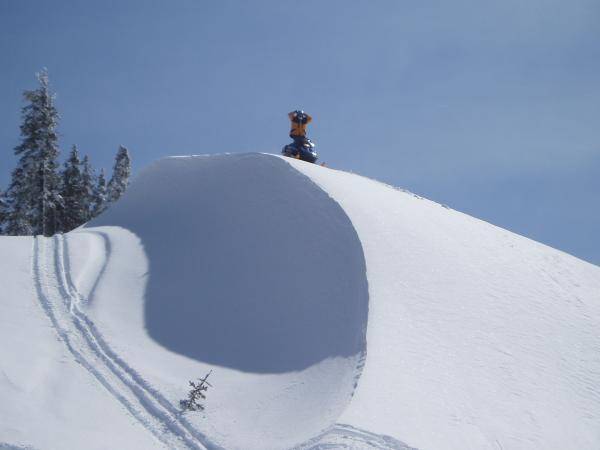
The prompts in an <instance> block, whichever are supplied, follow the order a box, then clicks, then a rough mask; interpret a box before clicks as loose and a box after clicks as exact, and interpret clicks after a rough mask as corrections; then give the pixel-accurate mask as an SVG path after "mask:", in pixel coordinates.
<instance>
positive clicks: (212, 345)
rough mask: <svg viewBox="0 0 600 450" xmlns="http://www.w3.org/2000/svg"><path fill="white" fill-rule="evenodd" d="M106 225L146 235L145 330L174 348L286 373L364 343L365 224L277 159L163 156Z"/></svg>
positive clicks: (355, 350)
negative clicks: (361, 231)
mask: <svg viewBox="0 0 600 450" xmlns="http://www.w3.org/2000/svg"><path fill="white" fill-rule="evenodd" d="M102 225H113V226H121V227H124V228H127V229H128V230H130V231H131V232H133V233H135V234H136V235H137V236H138V237H139V238H140V239H141V241H142V244H143V246H144V250H145V252H146V255H147V257H148V260H149V267H150V272H149V276H148V281H147V288H146V293H145V322H146V327H147V331H148V333H149V335H150V336H151V337H152V338H153V339H154V340H156V341H157V342H158V343H160V344H161V345H163V346H164V347H166V348H167V349H169V350H171V351H174V352H177V353H180V354H182V355H185V356H188V357H190V358H194V359H197V360H199V361H203V362H207V363H211V364H215V365H220V366H226V367H230V368H234V369H238V370H241V371H246V372H256V373H282V372H289V371H295V370H302V369H305V368H307V367H309V366H311V365H313V364H316V363H318V362H320V361H322V360H324V359H326V358H332V357H348V356H353V355H356V354H358V353H360V352H363V351H364V350H365V332H366V324H367V312H368V290H367V280H366V273H365V260H364V256H363V251H362V246H361V243H360V241H359V239H358V236H357V234H356V231H355V230H354V227H353V226H352V224H351V222H350V220H349V219H348V217H347V216H346V214H345V212H344V211H343V210H342V208H341V207H340V206H339V205H338V204H337V203H336V202H335V201H334V200H332V199H331V198H330V197H329V196H328V195H327V194H326V193H325V192H324V191H323V190H321V189H320V188H319V187H318V186H317V185H315V184H314V183H313V182H312V181H311V180H310V179H309V178H307V177H306V176H304V175H302V174H300V173H299V172H298V171H296V170H295V169H293V168H292V167H291V166H290V165H289V164H287V163H286V162H285V161H284V160H282V159H280V158H277V157H274V156H269V155H261V154H243V155H219V156H197V157H181V158H167V159H163V160H160V161H158V162H157V163H155V164H153V165H152V166H150V167H149V168H147V169H146V170H144V171H143V172H142V174H141V175H140V176H139V177H138V178H137V179H136V180H135V182H134V183H133V184H132V186H131V187H130V188H129V191H128V192H127V193H126V195H125V196H124V197H123V198H122V199H121V200H120V201H119V202H117V204H115V205H114V206H113V207H111V209H110V210H109V211H107V212H106V213H105V214H104V215H102V216H101V217H99V218H98V219H96V220H94V222H93V226H102ZM126 300H127V299H123V301H126Z"/></svg>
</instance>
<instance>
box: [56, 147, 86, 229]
mask: <svg viewBox="0 0 600 450" xmlns="http://www.w3.org/2000/svg"><path fill="white" fill-rule="evenodd" d="M81 165H82V164H81V160H80V159H79V152H78V150H77V146H76V145H74V146H73V147H72V149H71V152H70V153H69V158H68V159H67V160H66V161H65V166H64V170H63V172H62V189H61V192H60V194H61V197H62V199H63V205H64V208H63V209H62V214H61V224H60V225H61V226H60V231H62V232H67V231H71V230H72V229H74V228H77V227H78V226H79V225H82V224H84V223H85V222H86V221H87V220H88V218H89V203H88V201H89V197H88V193H87V192H86V188H85V186H84V182H83V173H82V167H81Z"/></svg>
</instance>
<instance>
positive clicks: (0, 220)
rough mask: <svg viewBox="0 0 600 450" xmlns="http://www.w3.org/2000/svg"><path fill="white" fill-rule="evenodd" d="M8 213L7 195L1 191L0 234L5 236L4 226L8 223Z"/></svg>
mask: <svg viewBox="0 0 600 450" xmlns="http://www.w3.org/2000/svg"><path fill="white" fill-rule="evenodd" d="M7 212H8V204H7V203H6V197H5V193H4V192H3V191H2V189H0V234H4V226H5V222H6V213H7Z"/></svg>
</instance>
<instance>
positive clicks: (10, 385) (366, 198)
mask: <svg viewBox="0 0 600 450" xmlns="http://www.w3.org/2000/svg"><path fill="white" fill-rule="evenodd" d="M0 252H1V253H0V255H1V256H0V269H1V270H0V278H1V279H2V281H3V285H4V286H5V289H3V290H2V291H1V292H0V342H2V358H0V398H2V399H3V400H5V399H6V401H3V402H0V448H4V447H6V448H26V447H30V448H39V449H51V448H61V449H62V448H82V445H83V446H84V447H85V448H197V449H204V448H223V449H244V450H253V449H265V450H266V449H291V448H297V449H325V448H353V449H364V448H381V449H408V448H419V449H505V450H506V449H531V448H545V449H552V448H556V449H563V448H584V449H595V448H600V359H599V358H598V354H600V353H599V352H600V333H598V331H597V330H598V329H600V327H599V325H600V268H599V267H597V266H594V265H591V264H588V263H586V262H583V261H581V260H578V259H576V258H574V257H572V256H569V255H567V254H564V253H562V252H559V251H557V250H554V249H551V248H549V247H546V246H543V245H541V244H539V243H536V242H533V241H531V240H528V239H525V238H523V237H520V236H517V235H515V234H512V233H509V232H507V231H506V230H502V229H500V228H497V227H494V226H493V225H490V224H488V223H485V222H482V221H479V220H477V219H474V218H472V217H469V216H466V215H464V214H461V213H458V212H456V211H453V210H449V209H447V208H443V207H441V206H440V205H438V204H436V203H433V202H430V201H427V200H424V199H422V198H420V197H418V196H415V195H413V194H410V193H408V192H403V191H400V190H397V189H394V188H391V187H389V186H386V185H383V184H381V183H378V182H376V181H373V180H369V179H366V178H363V177H360V176H356V175H353V174H349V173H344V172H339V171H335V170H331V169H327V168H323V167H319V166H316V165H312V164H307V163H304V162H301V161H296V160H290V159H286V158H280V157H275V156H271V155H260V154H246V155H220V156H210V157H209V156H199V157H174V158H167V159H164V160H161V161H158V162H157V163H155V164H153V165H152V166H150V167H148V168H147V169H145V170H144V171H143V172H142V173H141V174H140V176H139V177H138V178H137V179H136V180H135V182H134V183H133V184H132V186H131V187H130V189H129V190H128V192H127V194H126V195H125V196H124V197H123V199H121V200H120V201H119V202H118V203H117V204H116V205H114V207H113V208H111V209H110V210H109V211H107V212H106V213H105V214H104V215H102V216H101V217H100V218H98V219H96V220H95V221H93V222H92V223H91V224H89V225H88V226H86V227H85V228H80V229H78V230H76V231H74V232H71V233H69V234H68V235H65V236H64V237H63V236H56V237H54V238H50V239H46V238H36V239H32V238H0ZM8 255H10V256H8ZM211 370H212V373H211V375H210V378H209V380H210V381H211V384H212V385H213V387H212V388H211V389H210V390H209V391H208V398H207V400H206V410H205V411H204V412H202V413H186V414H181V413H180V412H179V411H178V407H177V404H178V401H179V399H182V398H184V397H185V395H186V392H187V381H188V380H190V379H193V378H197V377H200V376H203V375H204V374H206V373H207V372H209V371H211ZM108 430H110V432H107V431H108ZM3 445H4V447H3Z"/></svg>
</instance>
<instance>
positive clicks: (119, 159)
mask: <svg viewBox="0 0 600 450" xmlns="http://www.w3.org/2000/svg"><path fill="white" fill-rule="evenodd" d="M130 174H131V160H130V158H129V152H128V151H127V149H126V148H125V147H123V146H122V145H120V146H119V151H118V152H117V156H116V157H115V167H114V169H113V175H112V177H111V179H110V181H109V182H108V187H107V193H108V201H109V202H110V203H113V202H116V201H117V200H118V199H119V198H120V197H121V196H122V195H123V193H124V192H125V190H126V189H127V186H128V185H129V175H130Z"/></svg>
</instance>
